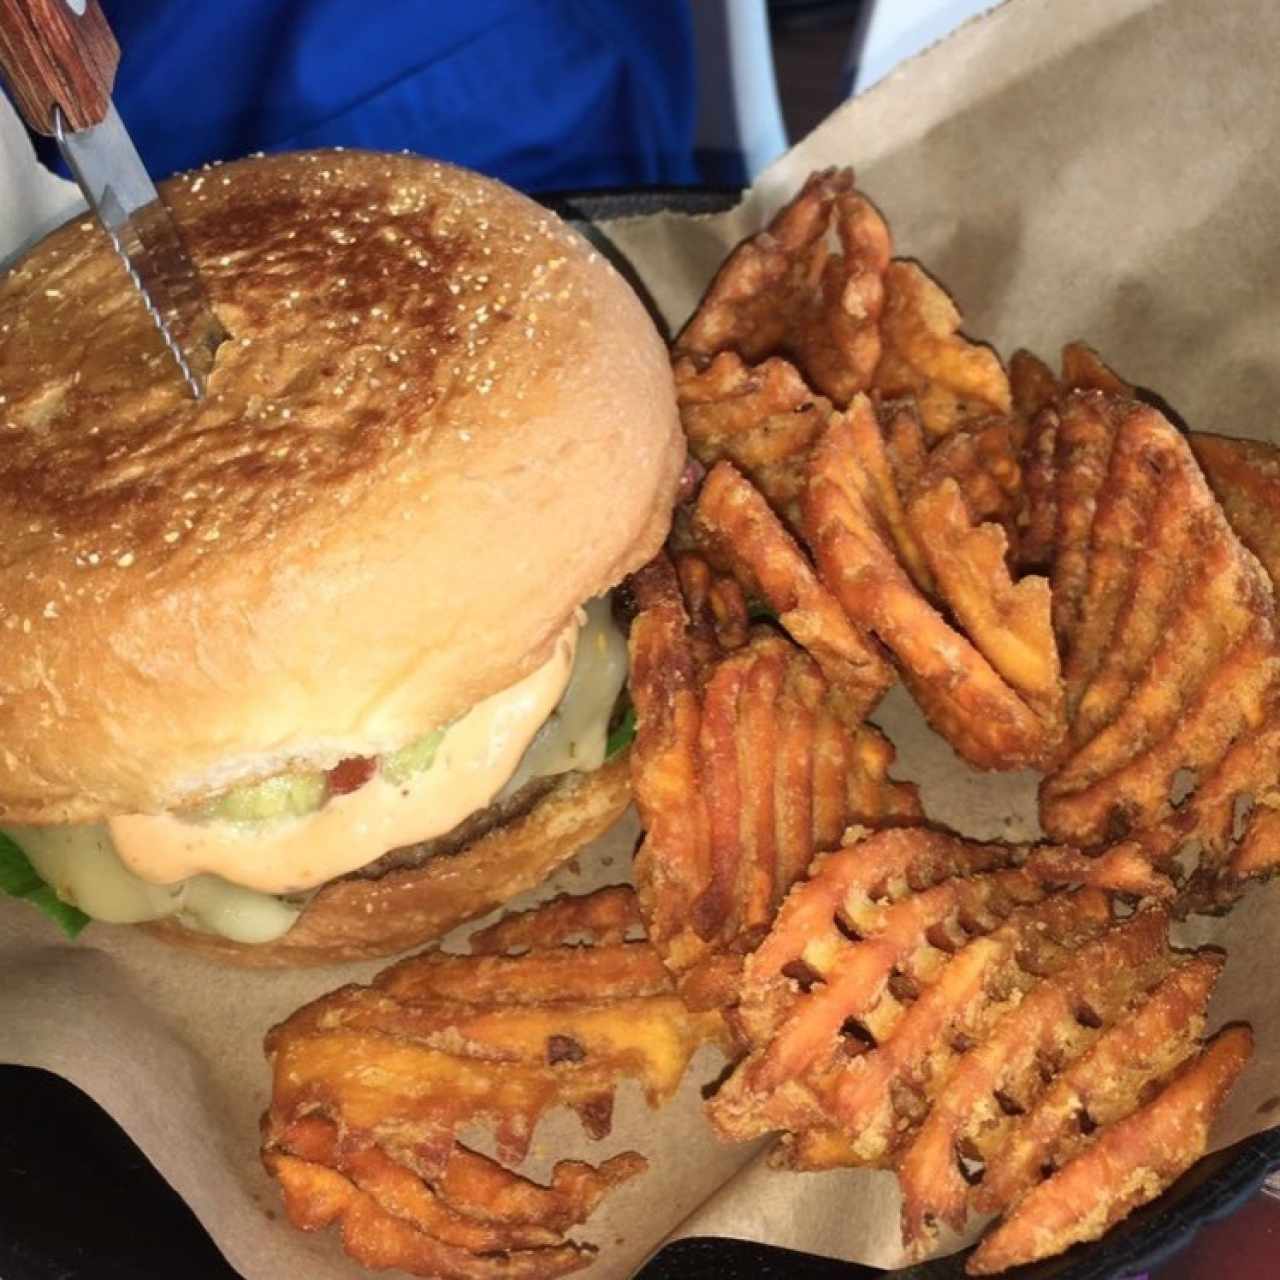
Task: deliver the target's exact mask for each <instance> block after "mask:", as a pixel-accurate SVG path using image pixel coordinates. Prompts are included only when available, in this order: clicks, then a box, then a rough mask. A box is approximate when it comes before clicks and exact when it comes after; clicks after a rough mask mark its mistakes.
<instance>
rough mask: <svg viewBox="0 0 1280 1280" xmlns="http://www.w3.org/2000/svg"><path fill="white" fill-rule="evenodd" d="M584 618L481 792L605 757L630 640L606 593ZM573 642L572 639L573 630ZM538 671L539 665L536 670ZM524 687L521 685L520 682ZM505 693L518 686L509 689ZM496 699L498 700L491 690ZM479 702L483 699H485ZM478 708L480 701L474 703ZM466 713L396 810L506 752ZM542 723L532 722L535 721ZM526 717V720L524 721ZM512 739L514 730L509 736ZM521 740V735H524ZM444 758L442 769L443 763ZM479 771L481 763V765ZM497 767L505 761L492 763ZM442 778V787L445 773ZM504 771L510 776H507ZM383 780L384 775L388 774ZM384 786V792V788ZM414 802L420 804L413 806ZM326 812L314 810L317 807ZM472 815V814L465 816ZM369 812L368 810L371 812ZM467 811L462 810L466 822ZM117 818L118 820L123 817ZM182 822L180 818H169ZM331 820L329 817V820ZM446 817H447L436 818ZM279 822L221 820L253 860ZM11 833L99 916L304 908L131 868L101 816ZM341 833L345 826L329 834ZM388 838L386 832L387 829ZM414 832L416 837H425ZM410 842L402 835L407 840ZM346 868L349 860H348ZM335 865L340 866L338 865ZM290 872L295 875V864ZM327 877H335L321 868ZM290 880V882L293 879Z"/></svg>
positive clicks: (283, 926) (187, 918) (227, 927)
mask: <svg viewBox="0 0 1280 1280" xmlns="http://www.w3.org/2000/svg"><path fill="white" fill-rule="evenodd" d="M585 612H586V620H585V622H584V624H583V626H582V630H581V632H580V633H579V634H578V636H577V644H576V653H574V654H573V657H572V673H571V675H569V677H568V683H567V685H565V684H564V682H563V678H561V687H562V688H563V695H562V696H561V697H560V701H559V702H558V704H557V705H556V706H555V708H554V710H553V711H552V712H551V714H550V716H548V717H547V718H546V720H545V722H544V723H543V724H542V726H541V727H540V728H538V729H537V732H536V733H535V734H533V735H532V741H528V739H527V738H526V741H528V747H527V749H524V748H521V749H522V750H524V754H523V756H522V757H521V758H520V759H519V764H518V766H517V767H516V768H515V771H514V773H512V774H511V776H510V777H509V778H506V775H505V774H503V775H502V776H501V777H500V778H496V780H495V775H493V774H491V775H490V781H489V782H488V783H487V784H485V786H483V787H480V788H479V791H478V792H473V794H477V793H481V792H484V791H488V790H489V788H490V787H495V786H496V787H500V788H501V791H500V792H498V793H497V794H501V795H506V794H510V793H512V792H514V791H516V790H518V789H519V788H520V787H521V786H523V785H524V783H525V782H527V781H529V780H530V779H531V778H537V777H545V776H549V775H552V774H558V773H564V772H567V771H569V770H573V769H578V770H590V769H595V768H598V767H599V766H600V765H601V764H602V763H603V762H604V757H605V744H606V741H607V737H608V721H609V714H610V712H611V711H612V709H613V706H614V704H615V702H616V701H617V698H618V694H619V692H620V691H621V689H622V686H623V684H624V682H625V680H626V675H627V645H626V640H625V639H624V638H623V636H622V635H621V633H620V632H619V631H618V629H617V628H616V626H615V625H614V623H613V619H612V616H611V614H610V609H609V602H608V600H607V599H600V600H593V601H591V602H590V603H589V604H587V606H586V610H585ZM567 643H568V644H569V645H570V646H571V647H572V646H573V639H572V636H570V637H569V638H568V639H567ZM557 663H558V664H559V665H558V667H557V668H556V669H559V670H561V672H562V677H563V666H564V656H563V654H557V656H555V657H553V659H552V662H551V663H550V664H548V665H555V664H557ZM534 674H535V676H536V675H538V674H540V673H538V672H535V673H534ZM531 679H532V677H531ZM517 688H519V686H517ZM506 692H507V694H510V693H512V692H513V690H508V691H506ZM505 697H506V695H505V694H500V695H498V700H503V699H505ZM490 701H491V702H493V701H495V700H494V699H490ZM482 705H483V704H482ZM477 710H479V708H477ZM468 719H469V717H463V719H462V720H460V721H458V722H457V723H456V724H455V725H453V726H451V727H450V728H449V730H448V731H447V732H446V733H445V735H444V737H443V739H442V741H441V743H440V746H439V748H438V750H437V751H436V754H435V757H434V759H432V760H431V763H430V766H429V767H428V768H426V769H425V770H424V772H423V774H422V775H421V777H419V778H414V777H412V776H410V777H407V778H406V777H404V776H401V777H400V778H399V779H398V785H395V784H393V786H392V790H393V791H394V795H392V796H391V797H390V800H389V802H390V804H391V806H392V811H393V813H395V812H397V811H399V812H400V813H401V814H403V813H404V808H403V807H402V806H400V805H399V801H403V800H406V799H408V798H409V797H406V796H405V794H404V792H405V789H406V786H407V787H408V789H409V791H410V792H411V793H412V794H413V795H421V794H422V793H423V792H422V791H421V790H420V784H421V783H422V782H424V781H425V780H426V778H427V777H429V776H430V775H432V774H436V787H435V788H433V789H434V790H436V791H439V790H444V791H445V792H448V791H450V790H452V789H453V788H455V787H456V786H457V785H458V776H459V773H460V772H461V773H462V774H463V775H464V776H469V777H471V779H472V781H473V782H474V781H475V777H474V774H475V772H476V770H475V769H468V768H467V767H466V760H465V758H464V757H465V755H466V753H467V752H468V751H474V752H475V753H476V756H477V760H478V761H484V760H489V761H490V762H492V761H493V759H494V756H495V754H496V755H498V756H500V757H502V758H503V759H508V758H509V756H508V754H507V752H505V751H503V750H498V751H497V752H496V753H495V750H494V744H493V743H492V741H490V740H489V739H487V738H484V737H483V735H481V734H479V732H478V724H473V726H472V730H473V731H469V732H468V733H466V734H465V735H463V736H461V737H460V736H458V735H457V732H456V731H457V730H458V729H459V728H461V727H462V726H463V725H464V724H465V723H466V721H467V720H468ZM518 719H520V717H519V716H518V715H516V713H515V709H514V708H513V707H512V706H510V705H508V707H507V714H506V716H505V717H503V716H500V715H495V716H494V719H493V721H492V727H495V728H496V729H497V730H498V731H499V732H502V733H506V734H511V733H512V732H513V720H518ZM534 723H535V725H536V721H535V722H534ZM527 727H528V726H527V725H526V728H527ZM510 740H511V739H509V741H510ZM515 740H518V735H517V738H516V739H515ZM442 765H444V766H446V767H445V768H444V769H443V770H442V771H441V772H440V773H437V770H440V769H441V766H442ZM480 771H483V770H482V769H481V770H480ZM496 772H497V773H500V772H501V767H499V768H498V769H497V770H496ZM442 779H443V780H444V781H445V785H444V786H443V787H441V785H440V784H441V780H442ZM504 779H505V781H506V785H505V786H503V785H502V782H503V780H504ZM383 781H384V783H385V779H384V780H383ZM371 785H372V783H367V784H366V785H365V786H364V787H362V788H360V790H359V791H356V792H352V793H350V795H349V796H340V797H336V798H335V799H333V800H331V801H330V802H329V803H328V804H327V805H325V806H324V809H325V810H327V809H330V808H332V807H333V806H334V805H337V804H342V802H343V801H349V800H350V799H351V797H352V796H357V795H360V794H362V793H364V792H367V791H369V787H370V786H371ZM370 794H371V795H374V794H378V795H381V796H382V797H383V798H384V799H385V798H387V796H386V791H385V789H384V790H383V791H382V792H379V793H370ZM494 798H495V795H494V794H490V795H488V796H487V798H485V799H484V800H483V801H482V802H481V803H480V804H478V805H476V807H477V808H478V807H482V806H483V805H484V804H488V803H490V802H491V801H492V800H493V799H494ZM415 807H416V806H415ZM352 809H353V806H352V805H350V804H349V803H348V804H343V807H342V808H341V809H337V810H335V812H337V813H344V812H345V813H347V814H349V815H351V818H352V821H353V822H354V821H356V820H359V818H360V815H359V814H352V812H351V811H352ZM320 812H324V810H318V811H317V813H320ZM462 816H463V817H465V816H467V815H466V814H463V815H462ZM314 817H315V815H314V814H312V815H306V816H305V817H303V818H300V819H287V820H284V821H285V823H286V824H287V825H291V826H293V827H295V828H296V827H297V826H298V825H299V824H300V823H308V822H310V821H311V820H312V819H313V818H314ZM366 820H367V819H366ZM460 820H461V819H458V821H460ZM117 821H120V820H117ZM172 821H173V822H178V821H179V820H178V819H172ZM329 821H332V820H329ZM438 821H441V819H438V820H437V822H438ZM280 825H281V824H280V823H278V822H274V821H273V822H243V823H231V822H226V821H222V822H218V823H217V824H216V827H217V828H218V829H222V830H224V831H225V830H226V829H228V828H230V829H233V830H234V834H235V839H236V844H235V846H234V848H235V849H236V850H237V853H238V855H239V857H241V858H243V859H245V860H248V861H252V862H254V863H257V862H259V861H265V859H267V858H269V857H273V856H279V853H278V852H277V853H276V854H274V855H272V854H270V853H267V852H265V851H264V848H263V835H264V834H268V835H269V834H270V832H271V831H273V830H275V829H276V828H277V827H279V826H280ZM369 825H370V827H371V828H372V829H376V830H385V824H379V823H377V822H372V823H370V824H369ZM182 826H183V827H184V828H191V827H198V828H199V829H200V830H208V829H209V828H210V827H213V826H215V824H213V823H207V822H206V823H193V822H182ZM4 830H5V831H6V832H7V834H9V835H10V836H11V837H12V838H13V839H14V840H16V841H17V842H18V844H19V845H20V846H21V847H22V849H23V850H24V851H25V852H26V854H27V856H28V857H29V858H30V859H31V862H32V864H33V865H34V867H35V869H36V871H37V872H38V873H39V875H40V876H41V878H42V879H44V880H45V882H46V883H48V884H50V885H52V886H53V888H54V889H55V891H56V892H57V893H58V896H59V897H61V898H63V899H64V900H65V901H67V902H70V903H73V904H74V905H76V906H78V907H80V909H81V910H82V911H84V912H85V913H86V914H88V915H90V916H92V917H93V918H94V919H95V920H103V921H108V922H111V923H119V924H135V923H138V922H140V921H144V920H156V919H160V918H162V917H164V916H172V915H177V916H178V917H179V918H180V919H182V920H183V921H184V922H185V923H187V924H190V925H192V926H195V927H197V928H203V929H207V930H209V931H210V932H213V933H218V934H221V935H222V936H224V937H227V938H231V939H233V940H235V941H237V942H250V943H254V942H269V941H271V940H272V939H274V938H277V937H279V936H281V935H282V934H284V933H286V932H287V931H288V929H289V927H290V926H291V925H292V924H293V921H294V920H295V919H296V918H297V915H298V912H299V911H300V909H301V907H300V905H299V904H298V903H297V902H290V901H285V900H283V899H281V898H280V897H277V896H274V894H273V893H272V892H267V891H264V890H262V889H260V888H249V887H247V886H246V885H244V884H239V883H232V882H231V881H230V880H229V879H226V878H224V877H223V876H222V875H213V874H208V873H203V874H197V875H191V876H188V878H186V879H178V880H177V882H176V883H163V882H162V883H155V882H154V881H153V880H150V879H144V878H142V877H141V876H139V875H137V874H135V872H134V871H133V870H131V869H130V868H129V867H127V866H126V865H125V863H124V862H123V861H121V858H120V857H119V855H118V854H117V852H116V848H115V845H114V844H113V841H112V835H111V832H110V831H108V829H107V826H106V825H103V824H94V825H85V826H75V827H7V828H4ZM331 835H332V836H333V838H338V836H339V833H336V832H334V833H331ZM340 838H341V839H351V838H353V828H348V829H347V831H346V832H345V833H341V835H340ZM382 838H386V837H385V836H384V837H382ZM424 838H426V837H424V836H415V837H413V839H424ZM408 842H411V841H401V843H408ZM392 847H394V845H393V844H391V843H379V844H378V847H376V848H375V849H374V851H373V853H372V854H370V855H369V856H364V855H363V854H361V855H360V858H361V861H360V862H359V863H358V864H357V865H363V864H364V863H366V862H369V861H372V859H373V858H376V857H378V856H380V855H381V854H383V853H385V852H386V851H387V849H389V848H392ZM348 869H350V868H348ZM334 874H339V873H334ZM290 875H291V876H296V875H297V868H296V867H295V868H294V869H293V870H292V871H291V872H290ZM323 878H330V877H323ZM291 883H292V881H291Z"/></svg>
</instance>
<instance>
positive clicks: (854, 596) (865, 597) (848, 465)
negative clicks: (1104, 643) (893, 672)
mask: <svg viewBox="0 0 1280 1280" xmlns="http://www.w3.org/2000/svg"><path fill="white" fill-rule="evenodd" d="M875 431H877V428H876V424H875V420H874V416H873V414H872V411H871V407H870V404H869V402H868V401H867V400H866V399H865V398H861V399H858V400H855V401H854V402H853V404H852V405H851V406H850V408H849V411H848V413H846V414H836V415H833V416H832V419H831V423H830V425H829V426H828V428H827V431H826V432H825V434H824V435H823V437H822V439H821V440H820V441H819V443H818V445H817V446H816V447H815V449H814V452H813V456H812V458H811V460H810V476H809V483H808V486H807V488H806V490H805V494H804V499H803V516H804V523H805V531H806V534H807V536H808V542H809V545H810V547H811V548H812V549H813V552H814V557H815V560H816V562H817V566H818V572H819V577H820V578H821V580H822V581H823V583H824V584H825V585H826V586H827V587H828V589H829V590H830V591H831V593H832V594H833V595H834V596H835V597H836V599H838V600H839V601H840V603H841V605H842V606H843V607H844V610H845V613H846V614H848V616H849V617H850V619H851V620H853V621H854V623H855V624H856V625H858V626H860V627H861V628H863V629H864V630H865V631H868V632H870V633H871V634H873V635H874V636H875V637H876V638H877V639H878V640H880V641H881V642H882V643H883V644H884V645H885V646H886V648H888V649H889V650H890V651H891V652H892V653H893V655H894V656H895V658H896V659H897V660H898V664H899V669H900V670H901V672H902V677H903V680H904V681H905V683H906V684H907V686H908V687H909V688H910V689H911V691H912V693H913V694H914V696H915V698H916V700H917V701H918V702H919V703H920V705H921V708H922V710H923V711H924V713H925V715H926V716H927V717H928V718H929V721H930V723H932V724H933V726H934V728H936V729H937V730H938V731H939V732H940V733H941V734H942V735H943V736H944V737H945V738H946V739H947V741H948V742H950V743H951V744H952V746H954V747H955V748H956V750H957V751H959V752H960V753H961V754H962V755H963V756H965V758H966V759H968V760H969V761H971V762H972V763H974V764H976V765H978V766H979V767H981V768H1001V769H1008V768H1018V767H1022V766H1028V765H1035V764H1040V763H1043V762H1045V761H1046V760H1048V759H1049V758H1051V757H1052V755H1053V753H1054V751H1055V750H1056V747H1057V743H1058V741H1059V739H1060V737H1061V733H1062V726H1061V722H1060V720H1059V719H1058V718H1056V712H1055V710H1054V703H1055V700H1056V695H1055V696H1054V697H1051V698H1049V699H1048V700H1047V701H1046V703H1045V704H1044V705H1045V713H1046V717H1047V718H1042V716H1041V715H1040V714H1037V711H1036V710H1035V709H1033V708H1032V707H1031V706H1030V705H1028V703H1027V702H1026V701H1025V700H1024V699H1023V697H1022V696H1021V695H1020V694H1019V693H1018V691H1017V690H1016V689H1015V688H1014V687H1013V686H1012V685H1011V684H1010V683H1009V682H1008V681H1007V680H1006V679H1005V678H1004V677H1003V676H1002V675H1001V674H1000V673H999V672H998V671H997V670H996V669H995V668H994V667H993V666H992V664H991V662H990V661H988V659H987V657H986V656H984V654H983V652H981V651H980V650H979V648H977V647H975V646H974V644H973V643H971V642H970V640H969V639H968V638H967V637H966V636H965V635H964V634H962V633H961V632H959V631H957V630H956V629H955V628H954V627H952V626H951V625H950V623H949V622H947V621H946V619H945V618H943V616H942V615H941V614H940V613H939V612H938V610H937V609H935V608H934V607H933V605H932V604H931V603H930V602H929V600H928V599H927V598H926V597H925V596H924V595H923V594H922V593H921V591H920V590H919V589H918V587H917V585H916V584H915V583H913V582H912V580H911V578H910V577H909V575H908V573H907V572H906V570H905V568H904V567H903V564H902V563H901V562H900V558H899V550H898V548H897V547H895V545H894V543H893V540H892V533H891V530H892V521H891V520H889V519H887V518H886V517H885V515H884V510H883V508H882V507H879V508H878V507H877V506H875V505H874V504H875V503H876V500H877V492H878V491H877V490H876V488H875V487H874V485H873V484H872V483H871V482H870V481H869V480H868V478H867V475H866V470H865V467H864V466H863V464H862V461H861V459H862V458H863V456H864V455H865V454H866V452H867V448H866V445H865V443H864V441H865V439H866V438H867V437H868V436H869V435H870V434H871V433H872V432H875ZM926 470H927V465H926ZM951 483H952V484H954V482H951ZM965 520H966V522H967V516H966V517H965ZM913 532H914V534H915V536H916V540H917V541H918V542H919V544H920V545H921V547H925V546H929V545H930V544H932V548H931V552H930V554H932V555H933V556H934V557H935V560H934V562H932V563H929V564H928V566H927V567H928V568H929V569H930V572H931V573H933V572H937V571H941V572H944V573H945V574H946V575H947V578H948V584H949V585H951V586H952V587H953V589H958V588H959V587H960V585H961V582H962V581H964V582H965V583H966V585H965V587H964V589H965V590H966V591H967V590H969V588H968V586H967V582H968V581H969V580H971V578H972V577H973V576H976V575H978V574H981V573H984V572H985V573H988V574H994V575H995V577H994V578H993V579H992V582H993V584H994V588H995V590H996V592H997V593H998V594H999V595H1000V596H1001V598H1002V600H1004V601H1005V602H1006V603H1007V602H1008V601H1009V600H1010V598H1011V597H1012V596H1013V595H1015V594H1016V595H1017V599H1018V602H1019V605H1020V606H1022V612H1023V617H1022V621H1021V622H1020V623H1019V625H1021V626H1022V630H1023V634H1022V636H1021V637H1018V636H1017V635H1015V634H1014V633H1013V632H1012V631H1011V630H1008V631H1007V630H1006V628H1005V627H1003V626H1002V625H999V624H998V623H997V621H996V619H995V618H993V617H992V616H990V615H987V616H986V617H985V618H984V619H983V622H984V626H985V628H986V629H985V630H984V643H985V644H986V645H987V647H988V648H989V649H991V651H992V652H996V651H997V650H999V652H1000V653H1001V655H1002V660H1004V661H1005V662H1006V665H1012V652H1013V649H1014V648H1015V647H1018V646H1022V647H1025V645H1026V641H1027V639H1028V637H1033V636H1034V637H1039V638H1038V640H1037V641H1036V642H1037V643H1039V644H1040V645H1041V649H1040V651H1039V653H1038V654H1037V655H1036V656H1037V657H1038V658H1039V660H1040V662H1041V663H1042V670H1043V671H1050V672H1053V674H1051V675H1048V676H1042V679H1043V680H1047V682H1048V683H1049V684H1050V685H1051V684H1052V683H1053V681H1054V680H1055V679H1056V655H1055V654H1054V653H1053V646H1052V644H1051V643H1049V639H1050V637H1049V635H1048V631H1047V628H1043V627H1028V626H1026V625H1025V622H1026V609H1027V608H1029V607H1031V606H1033V605H1035V606H1036V607H1042V605H1043V601H1040V602H1038V604H1037V602H1036V601H1035V600H1034V599H1033V597H1034V596H1035V595H1036V594H1037V593H1039V594H1040V595H1043V592H1042V590H1040V589H1037V588H1033V587H1028V588H1024V587H1022V586H1021V584H1020V585H1019V586H1018V587H1014V585H1013V584H1012V582H1011V581H1010V580H1009V578H1008V571H1007V569H1006V568H1005V567H1004V565H1003V562H1002V561H1003V552H1002V551H1001V555H1000V557H999V558H1000V560H1001V563H1000V564H998V565H997V564H995V563H994V562H993V561H992V559H991V556H990V554H989V552H990V548H988V547H986V546H985V545H984V542H985V539H986V537H987V535H985V534H979V535H978V539H979V540H978V542H977V543H973V542H970V543H969V544H968V551H969V552H970V554H969V556H968V558H967V560H966V563H965V565H964V568H963V569H962V570H960V571H953V570H952V569H951V568H949V567H948V566H947V558H948V556H949V555H950V554H951V552H952V548H951V547H950V546H949V545H944V543H943V542H942V541H941V539H940V538H939V535H938V531H937V530H935V529H931V528H929V527H928V526H927V524H926V525H925V526H923V527H922V526H921V525H919V524H916V525H915V526H913ZM944 594H945V591H944ZM948 602H949V603H952V604H953V606H954V601H948ZM969 612H970V615H971V617H975V618H976V617H977V604H976V601H974V602H973V604H972V608H970V610H969ZM1032 612H1034V609H1032ZM1028 656H1029V655H1028Z"/></svg>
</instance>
